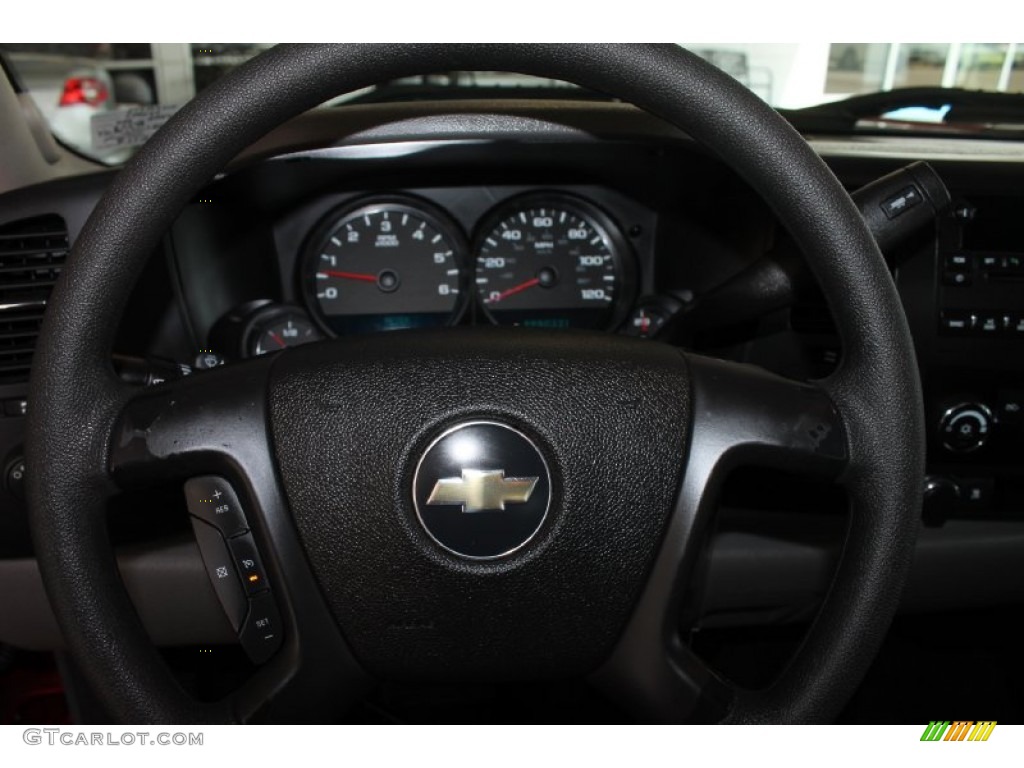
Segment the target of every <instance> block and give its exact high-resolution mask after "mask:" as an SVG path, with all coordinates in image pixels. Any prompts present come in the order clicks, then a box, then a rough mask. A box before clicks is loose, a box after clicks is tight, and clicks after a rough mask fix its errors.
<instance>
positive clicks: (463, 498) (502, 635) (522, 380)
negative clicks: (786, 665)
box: [270, 329, 689, 679]
mask: <svg viewBox="0 0 1024 768" xmlns="http://www.w3.org/2000/svg"><path fill="white" fill-rule="evenodd" d="M270 386H271V393H270V415H271V421H272V427H273V430H272V431H273V434H274V441H275V452H276V455H277V458H278V461H279V467H280V471H281V477H282V480H283V484H284V489H285V492H286V494H287V496H288V500H289V505H290V506H291V509H292V514H293V515H294V517H295V521H296V524H297V527H298V530H299V533H300V536H301V537H302V539H303V544H304V545H305V548H306V551H307V554H308V555H309V558H310V562H311V564H312V566H313V571H314V573H315V575H316V576H317V578H318V579H319V581H320V584H321V586H322V588H323V591H324V593H325V594H326V596H327V599H328V602H329V604H330V605H331V608H332V610H333V612H334V615H335V617H336V619H337V621H338V624H339V626H340V627H341V629H342V631H343V633H344V634H345V636H346V638H348V639H349V641H350V642H351V643H352V646H353V650H354V652H355V654H356V656H357V657H358V658H359V659H360V661H361V662H362V663H364V664H365V665H366V666H367V667H368V668H369V669H371V670H373V671H374V672H376V673H377V674H380V675H381V676H383V677H403V678H407V679H410V678H411V679H424V678H433V679H444V678H446V677H447V678H448V679H451V678H452V677H453V676H454V677H456V678H458V677H470V678H476V679H500V678H507V677H508V676H510V675H511V676H515V675H519V674H522V675H524V676H525V675H533V676H536V675H540V676H544V675H546V674H562V675H564V674H569V673H570V672H569V670H570V669H572V670H576V671H577V672H579V673H585V672H587V671H589V670H590V669H593V668H594V667H595V666H596V665H597V664H599V663H600V661H601V660H602V658H603V657H604V656H605V655H606V654H607V653H608V651H609V649H610V648H611V646H612V645H613V644H614V641H615V639H616V638H617V636H618V634H619V633H620V632H621V629H622V626H623V624H624V623H625V621H626V620H627V618H628V616H629V614H630V611H631V609H632V606H633V604H634V601H635V599H636V596H637V594H638V592H639V590H640V589H641V587H642V585H643V580H644V575H645V573H646V572H647V570H648V569H649V567H650V563H651V560H652V558H653V555H654V553H655V552H656V550H657V546H658V542H659V541H660V537H661V534H662V532H663V530H664V524H665V521H666V520H667V519H668V516H669V513H670V512H671V509H672V505H673V501H674V499H675V495H676V491H677V489H678V483H679V472H680V467H681V466H682V465H683V458H684V456H685V443H686V435H687V426H688V418H689V411H688V408H689V382H688V372H687V366H686V362H685V359H684V357H683V356H682V355H681V354H679V353H678V351H676V350H674V349H672V348H670V347H665V346H661V345H657V344H635V343H630V340H629V339H620V338H615V337H608V336H607V335H602V334H584V333H578V334H577V333H565V332H546V331H539V330H536V329H532V330H526V331H524V330H517V329H507V330H502V329H447V330H445V331H423V332H410V333H395V334H391V335H389V336H388V337H387V343H386V344H385V343H382V341H381V339H379V338H374V337H366V338H351V339H346V340H339V341H337V342H335V343H333V344H330V345H310V346H308V347H302V348H298V349H295V350H293V351H292V352H291V353H289V354H288V355H283V356H282V357H281V358H280V360H279V361H278V362H277V363H276V364H275V365H274V368H273V371H272V373H271V385H270ZM641 455H642V456H643V457H644V461H643V462H638V461H637V460H636V457H637V456H641Z"/></svg>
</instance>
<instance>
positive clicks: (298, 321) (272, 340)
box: [248, 309, 321, 357]
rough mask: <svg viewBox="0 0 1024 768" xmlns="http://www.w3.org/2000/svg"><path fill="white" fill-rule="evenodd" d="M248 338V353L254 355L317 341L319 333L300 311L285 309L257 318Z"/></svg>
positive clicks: (319, 336)
mask: <svg viewBox="0 0 1024 768" xmlns="http://www.w3.org/2000/svg"><path fill="white" fill-rule="evenodd" d="M248 338H249V354H250V355H251V356H253V357H256V356H258V355H265V354H268V353H270V352H280V351H281V350H282V349H287V348H288V347H297V346H299V345H300V344H308V343H309V342H311V341H317V340H318V339H320V338H321V335H320V332H319V331H318V330H317V329H316V328H315V327H314V325H313V323H312V322H311V321H310V320H309V318H308V317H306V315H305V314H303V313H302V312H301V311H298V310H288V309H286V310H283V311H279V312H276V313H274V314H272V315H269V316H263V317H260V318H257V320H256V322H254V323H253V325H252V327H251V329H250V331H249V334H248Z"/></svg>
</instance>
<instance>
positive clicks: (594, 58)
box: [26, 45, 924, 722]
mask: <svg viewBox="0 0 1024 768" xmlns="http://www.w3.org/2000/svg"><path fill="white" fill-rule="evenodd" d="M473 69H486V70H507V71H517V72H523V73H526V74H535V75H541V76H546V77H554V78H558V79H563V80H569V81H572V82H576V83H579V84H580V85H583V86H585V87H589V88H592V89H594V90H597V91H603V92H607V93H611V94H614V95H616V96H618V97H620V98H623V99H625V100H627V101H630V102H632V103H634V104H636V105H637V106H639V107H641V108H643V109H645V110H647V111H649V112H651V113H653V114H655V115H657V116H659V117H661V118H663V119H665V120H667V121H668V122H671V123H673V124H674V125H676V126H678V127H680V128H682V129H683V130H685V131H686V132H687V133H688V134H689V135H691V136H692V137H693V138H695V139H697V140H698V141H700V142H701V143H702V144H704V145H705V146H706V147H708V148H709V149H710V150H711V151H712V152H714V153H716V154H717V155H718V156H719V157H721V158H722V159H723V160H724V161H725V162H726V163H727V164H728V165H730V166H731V167H732V168H733V169H734V170H735V171H737V172H738V173H739V174H740V175H741V176H742V177H743V178H744V179H745V180H746V181H747V182H748V183H749V184H750V185H751V187H752V188H753V189H755V190H756V191H757V192H759V193H760V194H761V195H762V196H763V197H764V198H765V200H766V201H768V203H769V204H770V205H771V207H772V208H773V210H774V211H775V213H776V214H777V216H778V217H779V219H780V220H781V221H782V222H783V224H785V225H786V226H787V228H788V229H789V230H790V232H791V233H792V234H793V236H794V238H795V239H796V240H797V242H798V244H799V245H800V246H801V248H802V249H803V251H804V253H806V254H808V261H809V266H810V267H811V269H812V271H813V272H814V273H815V275H816V277H817V279H818V282H819V284H820V285H821V287H822V290H823V291H824V293H825V295H826V297H827V298H828V299H829V301H830V304H831V306H832V308H833V313H834V316H835V320H836V323H837V326H838V329H839V332H840V335H841V338H842V343H843V351H844V353H843V361H842V364H841V367H840V368H839V370H838V371H837V372H836V373H835V374H834V375H833V376H832V377H830V379H829V380H828V381H827V382H824V384H823V386H824V387H825V389H826V390H827V391H828V392H829V394H830V395H831V396H832V398H833V399H834V401H835V403H836V404H837V406H838V407H839V410H840V411H841V412H842V414H843V417H844V423H845V430H846V436H847V442H848V452H849V461H848V465H847V468H846V471H845V475H844V483H845V484H846V486H847V488H848V489H849V490H850V492H851V496H853V497H854V498H855V499H856V502H855V504H854V512H853V514H852V516H851V525H850V534H849V537H848V540H847V544H846V549H845V552H844V557H843V561H842V564H841V565H840V569H839V572H838V573H837V576H836V578H835V582H834V584H833V587H832V589H831V591H830V594H829V597H828V598H827V600H826V603H825V605H824V607H823V609H822V612H821V614H820V616H819V617H818V619H817V621H816V624H815V627H814V629H813V630H812V632H811V634H810V635H809V637H808V640H807V641H806V643H805V645H804V647H803V648H802V649H801V651H800V652H799V654H798V655H797V657H796V658H795V659H794V661H793V663H792V664H791V666H790V667H789V668H788V670H787V671H786V672H785V673H784V674H783V676H782V678H781V679H780V681H779V683H778V684H776V685H775V686H773V687H772V688H771V689H769V690H768V691H765V692H761V693H757V694H749V695H746V696H744V697H742V698H741V699H740V700H738V701H737V703H736V705H735V706H734V707H733V709H732V710H731V713H730V715H729V719H730V720H735V721H746V722H770V721H809V720H818V719H823V718H824V719H828V718H830V717H832V716H833V715H834V714H835V712H836V711H837V707H838V706H839V705H840V704H841V703H842V701H843V700H845V698H846V696H847V695H848V694H849V693H850V692H851V691H852V689H853V687H854V686H855V685H856V684H857V682H858V681H859V680H860V678H861V677H862V675H863V673H864V671H865V670H866V668H867V665H868V664H869V663H870V661H871V659H872V658H873V656H874V653H875V651H876V650H877V647H878V644H879V643H880V642H881V637H882V635H883V634H884V632H885V630H886V628H887V626H888V623H889V621H890V620H891V617H892V615H893V614H894V612H895V609H896V605H897V602H898V600H899V597H900V592H901V586H902V584H903V582H904V580H905V577H906V573H907V570H908V568H909V564H910V559H911V555H912V547H913V541H914V536H915V532H916V527H917V521H918V517H919V513H918V510H919V505H920V493H921V490H920V478H921V476H922V475H923V456H924V449H923V445H924V427H923V407H922V403H921V394H920V389H919V383H918V378H917V370H916V365H915V363H914V352H913V344H912V341H911V339H910V335H909V331H908V328H907V325H906V321H905V319H904V317H903V313H902V308H901V305H900V302H899V298H898V296H897V294H896V291H895V287H894V286H893V283H892V280H891V277H890V275H889V274H888V271H887V269H886V266H885V264H884V262H883V260H882V258H881V255H880V254H879V252H878V249H877V246H876V245H875V243H874V241H873V240H872V238H871V236H870V233H869V232H868V230H867V228H866V227H865V225H864V223H863V221H862V220H861V218H860V215H859V213H858V212H857V210H856V208H855V207H854V206H853V204H852V202H851V201H850V199H849V197H848V196H847V195H846V194H845V192H844V191H843V190H842V188H841V186H840V185H839V182H838V181H837V180H836V179H835V177H834V176H833V175H832V174H831V172H830V171H829V170H828V168H827V167H826V166H825V164H824V163H823V162H822V161H821V160H820V158H818V157H817V156H816V155H815V154H814V152H813V151H812V150H811V149H810V148H809V147H808V145H807V144H806V142H805V141H804V140H803V139H802V138H801V137H800V136H799V134H797V133H796V132H795V131H794V130H792V128H790V127H789V126H788V125H787V124H786V123H785V122H784V121H783V120H782V119H781V118H780V117H779V116H778V115H777V114H776V113H775V112H774V111H773V110H771V109H770V108H769V107H768V106H767V105H765V104H764V103H763V102H761V101H760V100H759V99H758V98H757V97H756V96H754V95H753V94H751V93H750V92H748V91H747V90H746V89H745V88H743V87H742V86H741V85H739V84H738V83H737V82H735V81H734V80H732V79H731V78H729V77H728V76H726V75H724V74H722V73H721V72H719V71H718V70H717V69H715V68H713V67H711V66H710V65H707V64H705V63H704V62H702V61H701V60H699V59H698V58H696V57H694V56H692V55H690V54H688V53H686V52H685V51H682V50H681V49H678V48H676V47H675V46H640V45H626V46H557V45H536V46H524V45H465V46H439V45H346V46H331V45H310V46H305V45H303V46H281V47H279V48H276V49H272V50H271V51H269V52H267V53H266V54H264V55H262V56H260V57H259V58H257V59H255V60H253V61H252V62H250V63H249V64H247V65H245V66H243V67H240V68H239V69H238V70H236V71H235V72H234V73H232V74H230V75H229V76H227V77H225V78H224V79H223V80H221V81H220V82H218V83H216V84H215V85H213V86H211V87H210V88H209V89H208V90H206V91H204V92H203V93H202V94H200V95H199V96H198V97H197V98H196V99H195V100H194V101H193V102H192V103H191V104H189V105H188V106H186V107H185V108H184V109H182V110H181V111H180V112H179V113H178V114H177V115H176V116H175V117H174V118H173V119H172V120H171V121H170V122H169V123H168V124H167V126H165V128H164V129H163V130H161V131H160V133H159V134H158V135H157V136H155V137H154V138H153V139H152V140H151V141H150V142H149V144H148V145H147V146H145V147H144V148H143V150H142V151H140V152H139V154H138V155H137V156H136V157H135V158H134V159H133V160H132V161H131V162H130V163H129V164H128V165H127V166H126V167H125V168H124V169H123V170H122V171H121V172H120V173H119V174H118V176H117V178H116V179H115V180H114V181H113V182H112V183H111V185H110V186H109V187H108V189H107V192H106V194H105V195H104V197H103V199H102V200H101V202H100V203H99V205H98V206H97V208H96V210H95V211H94V213H93V215H92V216H91V217H90V219H89V222H88V223H87V225H86V227H85V229H84V230H83V232H82V234H81V236H80V237H79V239H78V240H77V242H76V243H75V246H74V248H73V251H72V254H71V256H70V258H69V261H68V264H67V267H66V269H65V270H64V273H63V275H62V277H61V280H60V281H59V284H58V286H57V288H56V289H55V291H54V294H53V296H52V299H51V303H50V306H49V309H48V312H47V317H46V319H45V322H44V325H43V329H42V332H41V335H40V338H39V345H38V348H37V352H36V357H35V362H34V367H33V374H32V381H31V388H32V392H33V408H32V411H31V414H30V420H29V432H28V434H29V439H28V443H27V446H26V452H27V460H28V462H29V465H30V466H31V467H32V472H31V473H30V476H29V507H30V513H31V518H32V529H33V537H34V540H35V545H36V551H37V556H38V559H39V563H40V568H41V570H42V573H43V577H44V582H45V584H46V588H47V592H48V594H49V596H50V600H51V602H52V605H53V607H54V610H55V612H56V614H57V616H58V620H59V622H60V625H61V627H62V629H63V632H64V634H65V637H66V639H67V642H68V646H69V648H70V650H71V652H72V653H73V655H74V656H75V658H76V659H77V660H78V662H79V663H80V664H81V665H82V667H83V669H84V670H85V672H86V674H87V676H88V678H89V679H90V681H91V682H92V683H93V685H94V686H95V687H97V688H98V689H99V690H100V692H101V693H103V694H104V697H105V698H106V699H107V701H108V703H110V704H112V707H113V710H114V711H115V713H116V714H118V715H119V716H120V717H122V718H124V719H126V720H137V721H141V720H151V721H154V722H160V721H163V722H171V721H185V720H192V721H200V720H211V721H230V720H232V719H233V718H234V717H235V713H234V712H233V711H232V710H231V709H230V707H228V706H227V705H199V704H197V703H195V702H191V701H188V700H185V699H184V698H183V697H182V696H181V694H180V691H174V690H173V689H172V687H171V686H170V683H169V680H170V678H169V676H167V675H166V673H165V672H163V671H161V670H160V669H158V667H159V664H158V663H157V662H156V658H157V657H156V653H155V651H154V650H153V648H152V647H151V646H150V645H149V644H148V641H147V640H146V638H145V635H144V632H142V630H141V627H140V625H139V624H138V621H137V619H136V618H134V616H133V615H132V609H131V605H130V601H129V600H128V599H127V597H126V595H125V593H124V590H123V587H122V586H121V585H120V583H119V579H118V576H117V573H116V568H115V567H114V565H113V553H112V550H111V547H110V543H109V540H108V538H107V535H106V523H105V517H104V512H105V500H106V498H107V496H108V495H109V493H110V492H111V490H112V482H111V479H110V473H109V466H108V457H109V456H110V453H111V450H112V444H111V443H112V437H111V435H112V425H113V424H114V423H115V422H116V420H117V418H118V415H119V413H120V412H121V409H122V407H123V405H124V403H125V402H126V401H127V399H128V398H129V396H130V393H129V392H128V391H127V390H126V388H125V387H124V386H122V385H121V383H120V382H119V381H118V380H117V379H116V377H115V376H114V374H113V371H112V368H111V364H110V353H111V348H112V345H113V339H114V336H115V331H116V328H117V325H118V323H119V322H120V318H121V315H122V313H123V309H124V306H125V303H126V301H127V297H128V296H129V294H130V292H131V289H132V287H133V286H134V284H135V282H136V279H137V277H138V275H139V274H140V272H141V270H142V267H143V265H144V263H145V260H146V258H147V257H148V255H149V254H150V253H152V252H153V250H154V249H155V248H156V247H157V245H158V243H159V239H160V237H161V235H162V233H163V232H164V231H166V230H167V228H168V227H169V226H170V225H171V223H172V222H173V220H174V218H175V216H176V215H177V213H178V212H179V211H180V210H181V208H182V207H184V205H185V204H186V203H187V202H188V200H189V199H190V198H191V197H192V196H194V195H195V193H196V192H198V191H199V190H200V189H201V188H202V187H203V186H204V185H205V184H207V183H208V182H209V181H210V179H211V178H213V176H214V175H215V174H216V173H217V172H219V171H220V170H221V169H222V168H223V167H224V166H225V165H226V164H227V162H228V161H230V160H231V159H232V158H233V157H234V156H236V155H237V154H238V153H239V152H241V151H242V150H243V149H244V148H246V147H247V146H249V145H250V144H251V143H253V142H254V141H255V140H257V139H258V138H260V137H261V136H263V135H264V134H265V133H267V132H268V131H269V130H271V129H272V128H274V127H276V126H277V125H279V124H280V123H282V122H284V121H285V120H286V119H288V118H291V117H293V116H296V115H298V114H299V113H301V112H303V111H305V110H307V109H310V108H312V107H314V106H316V105H317V104H319V103H322V102H323V101H325V100H327V99H328V98H330V97H332V96H334V95H335V94H337V93H340V92H345V91H349V90H354V89H356V88H359V87H363V86H367V85H372V84H374V83H376V82H380V81H382V80H386V79H395V78H399V77H404V76H410V75H415V74H423V73H428V72H434V71H452V70H473Z"/></svg>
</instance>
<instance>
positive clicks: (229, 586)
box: [192, 517, 248, 632]
mask: <svg viewBox="0 0 1024 768" xmlns="http://www.w3.org/2000/svg"><path fill="white" fill-rule="evenodd" d="M192 530H193V531H194V532H195V534H196V543H197V544H199V554H201V555H202V556H203V564H204V565H205V566H206V575H207V576H209V577H210V581H211V582H212V583H213V591H214V592H216V593H217V598H218V599H219V600H220V604H221V605H222V606H223V607H224V613H226V614H227V616H228V621H230V622H231V626H232V627H233V628H234V629H235V631H236V632H237V631H238V629H239V627H241V626H242V620H243V619H245V612H246V610H247V609H248V601H247V599H246V596H245V591H244V590H243V589H242V583H241V582H240V581H239V579H238V571H237V570H236V569H235V564H234V562H233V561H232V558H231V554H230V553H229V552H228V547H227V544H226V543H225V542H224V537H223V536H221V535H220V532H219V531H218V530H217V529H216V528H214V527H213V526H212V525H209V524H208V523H204V522H203V521H202V520H198V519H197V518H194V517H193V518H192Z"/></svg>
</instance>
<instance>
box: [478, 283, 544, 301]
mask: <svg viewBox="0 0 1024 768" xmlns="http://www.w3.org/2000/svg"><path fill="white" fill-rule="evenodd" d="M535 285H540V278H539V277H535V278H533V279H531V280H527V281H526V282H524V283H520V284H519V285H515V286H513V287H511V288H509V289H507V290H504V291H502V292H501V293H499V294H498V295H497V296H492V297H491V298H489V299H486V300H485V301H484V303H485V304H494V303H496V302H499V301H501V300H502V299H507V298H508V297H509V296H514V295H515V294H517V293H521V292H523V291H525V290H526V289H527V288H533V286H535Z"/></svg>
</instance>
